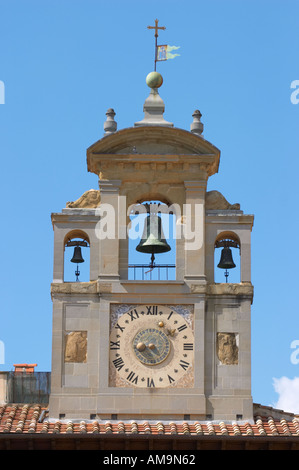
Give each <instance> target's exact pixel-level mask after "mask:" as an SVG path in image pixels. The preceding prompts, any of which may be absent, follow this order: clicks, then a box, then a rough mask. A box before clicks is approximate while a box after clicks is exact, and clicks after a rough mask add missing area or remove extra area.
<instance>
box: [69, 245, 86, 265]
mask: <svg viewBox="0 0 299 470" xmlns="http://www.w3.org/2000/svg"><path fill="white" fill-rule="evenodd" d="M71 262H72V263H76V264H79V263H84V259H83V257H82V253H81V246H75V248H74V254H73V257H72V259H71Z"/></svg>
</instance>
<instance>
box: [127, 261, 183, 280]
mask: <svg viewBox="0 0 299 470" xmlns="http://www.w3.org/2000/svg"><path fill="white" fill-rule="evenodd" d="M175 267H176V266H175V264H156V265H155V266H154V267H153V268H152V267H150V266H149V265H148V264H129V265H128V279H129V280H133V281H169V280H172V281H173V280H175Z"/></svg>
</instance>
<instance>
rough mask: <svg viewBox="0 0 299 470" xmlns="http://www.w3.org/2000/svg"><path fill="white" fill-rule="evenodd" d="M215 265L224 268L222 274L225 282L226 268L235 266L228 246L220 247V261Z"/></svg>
mask: <svg viewBox="0 0 299 470" xmlns="http://www.w3.org/2000/svg"><path fill="white" fill-rule="evenodd" d="M217 267H218V268H221V269H225V274H224V275H225V277H226V282H227V278H228V271H227V270H228V269H232V268H235V267H236V265H235V263H234V260H233V255H232V250H231V249H230V248H229V247H228V246H225V247H224V248H222V250H221V256H220V261H219V263H218V265H217Z"/></svg>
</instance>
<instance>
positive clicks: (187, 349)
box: [184, 343, 193, 351]
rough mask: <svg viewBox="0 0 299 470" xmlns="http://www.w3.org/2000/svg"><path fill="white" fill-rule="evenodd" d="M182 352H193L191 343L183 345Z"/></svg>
mask: <svg viewBox="0 0 299 470" xmlns="http://www.w3.org/2000/svg"><path fill="white" fill-rule="evenodd" d="M184 351H193V343H184Z"/></svg>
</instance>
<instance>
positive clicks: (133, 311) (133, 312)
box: [128, 309, 139, 321]
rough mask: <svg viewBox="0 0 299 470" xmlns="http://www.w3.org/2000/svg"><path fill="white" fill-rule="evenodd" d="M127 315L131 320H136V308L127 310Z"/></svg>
mask: <svg viewBox="0 0 299 470" xmlns="http://www.w3.org/2000/svg"><path fill="white" fill-rule="evenodd" d="M128 315H129V317H130V318H131V321H133V320H136V318H139V314H138V312H137V310H136V309H134V310H132V311H131V312H128Z"/></svg>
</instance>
